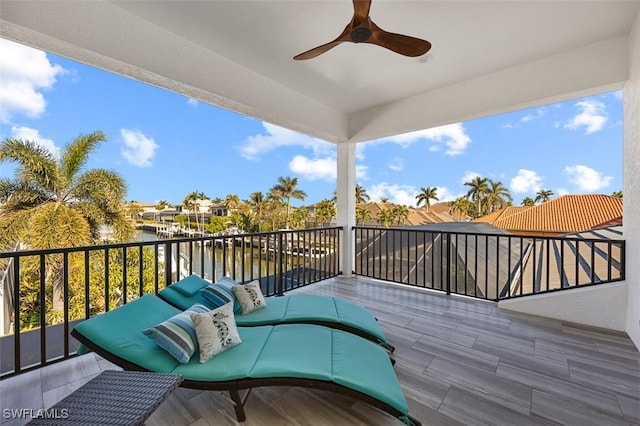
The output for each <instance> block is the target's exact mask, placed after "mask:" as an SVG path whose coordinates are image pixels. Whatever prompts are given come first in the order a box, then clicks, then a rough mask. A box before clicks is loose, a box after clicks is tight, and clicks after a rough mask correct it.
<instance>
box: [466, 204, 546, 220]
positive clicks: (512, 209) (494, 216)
mask: <svg viewBox="0 0 640 426" xmlns="http://www.w3.org/2000/svg"><path fill="white" fill-rule="evenodd" d="M532 207H534V206H509V207H505V208H503V209H499V210H496V211H494V212H492V213H489V214H486V215H484V216H482V217H479V218H477V219H473V220H472V222H480V223H494V222H495V221H496V220H498V219H504V218H506V217H509V216H511V215H512V214H516V213H520V212H522V211H524V210H528V209H530V208H532Z"/></svg>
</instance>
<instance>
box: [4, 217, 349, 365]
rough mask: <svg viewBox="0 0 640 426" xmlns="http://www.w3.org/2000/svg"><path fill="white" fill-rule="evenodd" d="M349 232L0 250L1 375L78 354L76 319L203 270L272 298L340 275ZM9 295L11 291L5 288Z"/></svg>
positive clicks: (335, 230) (317, 230) (213, 278)
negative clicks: (256, 285)
mask: <svg viewBox="0 0 640 426" xmlns="http://www.w3.org/2000/svg"><path fill="white" fill-rule="evenodd" d="M341 231H342V228H340V227H332V228H315V229H306V230H285V231H278V232H270V233H255V234H238V235H226V236H203V237H196V238H182V239H171V240H157V241H140V242H134V243H126V244H105V245H96V246H89V247H76V248H60V249H51V250H25V251H13V252H4V253H0V269H2V270H3V271H6V272H7V273H6V274H0V276H3V275H4V276H5V279H6V280H7V282H6V284H7V286H4V284H5V283H2V285H3V288H4V289H5V290H7V291H5V292H3V297H2V300H1V302H2V303H1V306H2V309H3V312H2V314H3V315H4V314H5V313H6V312H5V311H6V310H8V311H10V315H7V317H8V318H9V327H6V325H7V324H5V330H0V336H1V337H0V376H2V377H4V376H11V375H15V374H19V373H21V372H25V371H29V370H32V369H35V368H40V367H42V366H45V365H48V364H51V363H54V362H57V361H62V360H65V359H67V358H70V357H72V356H74V354H75V351H76V349H77V346H78V342H77V341H75V339H73V337H71V336H70V331H71V330H72V329H73V327H74V326H75V324H76V323H78V322H80V321H83V320H84V319H87V318H90V317H92V316H95V315H99V314H101V313H103V312H106V311H109V310H110V309H114V308H116V307H118V306H120V305H122V304H125V303H127V302H129V301H131V300H134V299H137V298H139V297H141V296H142V295H144V294H148V293H157V292H158V291H159V290H161V289H162V288H164V287H165V286H166V285H169V284H171V283H173V282H175V281H177V280H179V279H180V278H183V277H184V276H187V275H190V274H192V273H197V274H199V275H200V276H202V277H204V278H205V279H208V280H210V281H216V280H217V279H219V278H220V277H222V276H229V277H231V278H233V279H235V280H237V281H239V282H242V283H244V282H249V281H253V280H258V281H259V282H260V286H261V289H262V292H263V294H264V295H265V296H273V295H282V294H283V293H285V292H287V291H289V290H292V289H295V288H298V287H302V286H306V285H309V284H311V283H314V282H317V281H321V280H324V279H327V278H330V277H334V276H336V275H338V274H339V273H340V265H339V247H340V232H341ZM6 293H9V294H6Z"/></svg>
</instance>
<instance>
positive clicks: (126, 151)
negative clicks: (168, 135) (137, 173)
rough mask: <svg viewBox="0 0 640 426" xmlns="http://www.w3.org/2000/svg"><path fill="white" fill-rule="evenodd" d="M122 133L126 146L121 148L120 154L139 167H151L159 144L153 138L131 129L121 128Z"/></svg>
mask: <svg viewBox="0 0 640 426" xmlns="http://www.w3.org/2000/svg"><path fill="white" fill-rule="evenodd" d="M120 135H121V136H122V140H123V141H124V148H122V149H121V150H120V154H122V156H123V157H124V159H125V160H127V162H128V163H129V164H132V165H134V166H137V167H151V160H152V159H153V156H154V155H155V153H156V149H158V144H156V143H155V141H154V140H153V138H149V137H147V136H145V135H144V134H143V133H142V132H139V131H136V130H129V129H120Z"/></svg>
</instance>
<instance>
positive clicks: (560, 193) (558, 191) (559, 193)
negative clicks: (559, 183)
mask: <svg viewBox="0 0 640 426" xmlns="http://www.w3.org/2000/svg"><path fill="white" fill-rule="evenodd" d="M567 194H569V190H568V189H566V188H558V189H556V195H557V196H558V197H562V196H563V195H567Z"/></svg>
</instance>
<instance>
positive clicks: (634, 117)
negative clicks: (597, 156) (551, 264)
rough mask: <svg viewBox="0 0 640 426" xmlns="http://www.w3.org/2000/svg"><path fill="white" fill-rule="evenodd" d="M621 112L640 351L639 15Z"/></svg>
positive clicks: (633, 317) (631, 328)
mask: <svg viewBox="0 0 640 426" xmlns="http://www.w3.org/2000/svg"><path fill="white" fill-rule="evenodd" d="M623 109H624V159H623V161H624V176H623V178H624V239H625V240H626V242H627V243H626V244H627V259H626V274H627V275H626V279H627V283H628V285H629V300H628V303H627V324H626V331H627V334H629V337H631V339H632V340H633V342H634V343H635V344H636V347H638V348H640V14H638V16H637V17H636V21H635V24H634V26H633V29H632V30H631V34H630V36H629V80H628V81H627V83H626V85H625V87H624V92H623Z"/></svg>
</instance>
